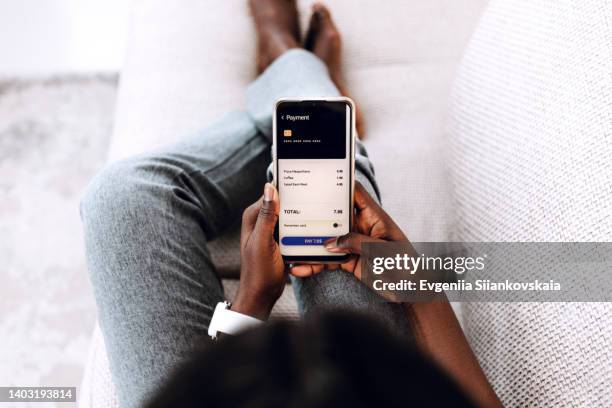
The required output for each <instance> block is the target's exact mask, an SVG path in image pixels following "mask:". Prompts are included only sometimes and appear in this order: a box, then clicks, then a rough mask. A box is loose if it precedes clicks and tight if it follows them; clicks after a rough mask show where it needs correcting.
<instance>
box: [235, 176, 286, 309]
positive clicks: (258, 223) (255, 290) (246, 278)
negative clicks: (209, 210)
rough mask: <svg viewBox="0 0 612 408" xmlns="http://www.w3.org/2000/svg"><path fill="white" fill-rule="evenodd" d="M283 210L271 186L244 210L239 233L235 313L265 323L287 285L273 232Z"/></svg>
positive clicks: (265, 187)
mask: <svg viewBox="0 0 612 408" xmlns="http://www.w3.org/2000/svg"><path fill="white" fill-rule="evenodd" d="M279 209H280V204H279V199H278V192H277V191H276V188H274V186H273V185H272V184H270V183H266V185H265V186H264V195H263V197H262V198H260V199H259V200H257V201H256V202H255V203H253V204H252V205H251V206H250V207H248V208H247V209H246V210H244V213H243V214H242V230H241V233H240V265H241V266H240V286H239V288H238V293H237V294H236V299H235V300H234V302H233V303H232V310H234V311H236V312H239V313H243V314H246V315H249V316H253V317H256V318H258V319H261V320H265V319H267V318H268V316H269V315H270V311H271V310H272V307H273V306H274V304H275V303H276V301H277V300H278V298H279V297H280V295H281V294H282V293H283V290H284V288H285V283H286V282H287V273H286V271H285V264H284V262H283V258H282V256H281V253H280V248H279V246H278V243H277V242H276V241H275V240H274V228H275V226H276V221H277V220H278V213H279Z"/></svg>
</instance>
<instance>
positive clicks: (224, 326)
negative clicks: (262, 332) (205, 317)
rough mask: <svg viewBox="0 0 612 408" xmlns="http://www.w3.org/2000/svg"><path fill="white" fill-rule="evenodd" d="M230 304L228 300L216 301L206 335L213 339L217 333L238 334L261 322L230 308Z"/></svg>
mask: <svg viewBox="0 0 612 408" xmlns="http://www.w3.org/2000/svg"><path fill="white" fill-rule="evenodd" d="M230 306H231V303H229V302H219V303H217V306H216V307H215V311H214V313H213V316H212V319H211V320H210V325H209V326H208V335H209V336H210V337H212V338H213V339H216V338H217V335H218V333H224V334H230V335H233V334H238V333H240V332H241V331H243V330H246V329H250V328H252V327H255V326H259V325H260V324H262V323H263V321H261V320H259V319H256V318H254V317H251V316H247V315H245V314H242V313H238V312H234V311H233V310H230Z"/></svg>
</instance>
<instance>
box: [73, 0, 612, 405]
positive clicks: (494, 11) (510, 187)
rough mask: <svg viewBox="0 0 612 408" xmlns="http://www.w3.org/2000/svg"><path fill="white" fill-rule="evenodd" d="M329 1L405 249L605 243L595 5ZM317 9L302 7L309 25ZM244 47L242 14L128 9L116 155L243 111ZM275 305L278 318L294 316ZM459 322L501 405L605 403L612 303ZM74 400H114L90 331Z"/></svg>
mask: <svg viewBox="0 0 612 408" xmlns="http://www.w3.org/2000/svg"><path fill="white" fill-rule="evenodd" d="M328 3H329V5H330V7H331V9H332V13H333V14H334V16H335V18H336V20H337V23H338V26H339V28H340V30H341V32H342V34H343V35H344V50H345V52H344V64H345V68H346V74H347V78H348V85H349V88H350V89H351V90H352V92H353V95H354V98H355V100H356V102H357V103H358V104H359V106H360V107H361V108H362V111H363V112H364V116H365V129H366V135H367V139H366V146H367V148H368V150H369V153H370V155H371V157H372V160H373V162H374V164H375V167H376V173H377V178H378V180H379V182H380V186H381V190H382V195H383V203H384V205H385V207H386V209H387V210H388V211H389V212H390V214H391V215H392V216H393V217H394V218H395V219H396V220H397V221H398V223H399V225H400V226H401V227H402V228H403V229H404V231H405V232H406V233H407V234H408V236H409V237H410V238H411V239H412V240H413V241H444V240H451V239H455V240H475V241H486V240H500V241H504V240H524V241H529V240H543V241H547V240H551V241H552V240H593V241H596V240H608V241H609V240H611V238H612V208H611V204H610V202H612V200H608V202H606V201H605V198H606V194H608V197H607V198H608V199H609V198H610V197H609V195H611V193H610V191H612V188H611V187H610V186H611V182H610V180H612V168H611V167H610V164H609V163H610V162H611V161H610V160H607V161H606V160H605V159H606V157H607V158H608V159H609V158H610V157H612V147H611V143H610V140H609V135H610V132H611V130H612V120H610V119H611V113H610V105H609V101H610V100H612V99H610V98H611V97H612V95H611V92H610V90H611V89H612V87H611V84H610V82H611V81H612V80H611V79H610V75H609V70H608V71H606V68H605V65H603V64H602V63H601V61H602V60H601V59H597V58H595V56H597V55H599V56H600V57H601V58H603V59H605V58H606V57H607V58H608V62H609V61H611V59H609V58H610V50H611V49H612V44H611V43H610V42H611V38H612V35H611V33H610V27H612V24H611V23H612V21H611V19H610V18H611V16H612V14H611V12H610V7H609V6H607V5H606V3H605V2H598V1H579V2H571V1H569V0H567V1H565V0H563V1H556V0H549V1H544V0H537V1H533V2H526V1H518V0H499V1H492V2H491V4H490V5H488V7H487V5H486V1H484V0H428V1H417V0H414V1H402V0H391V1H384V2H382V1H376V2H375V1H366V0H344V1H341V0H337V1H329V2H328ZM572 3H573V4H572ZM310 4H311V2H310V1H300V2H299V5H300V10H301V11H302V20H303V23H304V24H305V23H306V20H307V16H308V10H309V6H310ZM483 11H484V15H483V16H482V20H480V22H479V19H480V17H481V14H482V13H483ZM472 33H474V36H473V38H472V40H471V43H470V45H469V47H468V48H467V51H465V50H466V45H467V44H468V41H469V39H470V37H471V36H472ZM254 51H255V50H254V33H253V30H252V27H251V24H250V21H249V17H248V14H247V10H246V6H245V4H244V2H243V1H223V2H219V1H210V2H203V1H195V0H184V1H181V2H168V1H162V0H154V1H137V2H135V4H134V7H133V13H132V22H131V29H130V34H129V45H128V53H127V56H126V63H125V67H124V69H123V71H122V75H121V86H120V92H119V101H118V108H117V114H116V123H115V131H114V135H113V141H112V146H111V150H110V157H109V160H115V159H117V158H120V157H125V156H128V155H130V154H134V153H138V152H142V151H144V150H148V149H151V148H154V147H157V146H159V145H163V144H166V143H171V142H172V141H175V140H177V139H179V138H181V137H183V136H184V135H187V134H190V133H192V132H195V131H197V130H199V129H201V128H202V127H205V126H206V125H208V124H210V123H211V122H212V121H214V120H215V119H216V118H217V117H219V116H220V115H221V114H223V113H224V112H226V111H228V110H231V109H240V108H241V107H242V105H243V101H244V88H245V86H246V85H247V84H248V83H249V81H251V80H252V79H253V78H254ZM464 51H465V58H464V59H463V62H462V63H461V65H460V68H459V71H458V76H457V79H456V80H455V76H456V72H457V70H458V67H459V64H460V61H461V58H462V56H463V55H464ZM608 68H609V65H608ZM606 72H607V73H608V75H607V76H606ZM453 84H455V85H454V86H453ZM576 98H577V99H576ZM584 98H588V102H585V99H584ZM606 135H607V139H606ZM568 146H569V147H568ZM585 146H586V147H585ZM449 147H450V148H449ZM572 158H577V160H578V164H575V165H571V166H562V165H557V164H558V163H559V160H561V163H563V164H569V163H571V162H572ZM525 160H526V161H525ZM597 164H598V165H599V167H598V166H596V165H597ZM602 167H603V168H602ZM568 169H569V170H568ZM559 180H564V182H563V183H559ZM585 181H588V183H590V184H589V185H590V186H591V187H590V189H589V190H588V191H587V194H583V195H580V194H578V191H579V189H580V185H581V183H582V184H583V183H584V182H585ZM562 187H563V188H562ZM593 200H595V204H593ZM594 205H595V206H596V209H597V216H596V217H595V216H593V212H589V211H586V210H585V209H593V208H594ZM577 217H578V221H576V218H577ZM234 238H235V234H234ZM234 238H232V236H231V234H230V236H228V237H224V238H222V239H220V240H219V241H218V242H214V243H212V247H213V253H214V254H215V256H216V262H217V264H218V265H219V266H220V269H221V270H222V271H223V273H224V274H225V273H227V274H229V275H231V274H232V272H234V273H235V271H236V265H237V263H238V257H237V255H236V252H235V248H236V246H235V241H234V240H233V239H234ZM232 248H233V249H232ZM233 287H235V285H233V284H232V283H231V282H229V284H228V286H227V288H228V289H230V291H231V289H232V288H233ZM285 294H286V295H288V296H289V298H284V300H283V302H281V304H280V307H281V309H280V310H279V309H277V311H276V313H277V314H279V313H280V315H290V316H291V315H292V316H295V311H294V310H292V299H291V297H290V291H285ZM227 295H228V297H231V293H228V294H227ZM460 311H461V312H462V313H461V314H462V315H463V322H462V323H463V325H464V328H465V331H466V335H467V337H468V339H469V341H470V343H471V344H472V346H473V348H474V350H475V351H476V353H477V356H478V358H479V360H480V361H481V363H482V365H483V367H484V369H485V371H486V372H487V375H488V376H489V378H490V380H491V382H492V384H493V386H494V387H495V389H496V391H497V392H498V393H499V395H500V396H501V398H502V400H503V401H504V403H505V404H506V405H507V406H612V395H611V393H610V391H609V387H607V386H606V384H608V386H609V384H610V383H612V372H611V369H610V367H612V350H611V349H610V344H609V343H610V338H612V336H611V334H612V329H611V327H612V324H610V323H611V320H612V311H611V309H610V308H609V307H608V305H605V304H490V303H489V304H466V305H461V307H460ZM584 344H588V347H586V346H584ZM80 399H81V405H82V406H92V407H101V406H104V407H109V406H116V404H117V403H116V399H115V396H114V393H113V389H112V381H111V379H110V374H109V371H108V363H107V361H106V355H105V350H104V343H103V338H102V336H101V335H100V332H99V329H96V332H95V333H94V339H93V342H92V352H91V355H90V361H89V362H88V365H87V369H86V373H85V378H84V381H83V386H82V390H81V396H80Z"/></svg>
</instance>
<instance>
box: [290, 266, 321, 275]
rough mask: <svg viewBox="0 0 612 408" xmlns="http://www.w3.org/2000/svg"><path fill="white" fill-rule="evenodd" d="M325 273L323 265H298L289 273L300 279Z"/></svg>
mask: <svg viewBox="0 0 612 408" xmlns="http://www.w3.org/2000/svg"><path fill="white" fill-rule="evenodd" d="M321 272H323V265H306V264H304V265H296V266H294V267H292V268H290V269H289V273H290V274H291V275H293V276H296V277H298V278H307V277H309V276H312V275H316V274H317V273H321Z"/></svg>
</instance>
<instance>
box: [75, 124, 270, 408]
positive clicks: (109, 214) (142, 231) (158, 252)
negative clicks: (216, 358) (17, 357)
mask: <svg viewBox="0 0 612 408" xmlns="http://www.w3.org/2000/svg"><path fill="white" fill-rule="evenodd" d="M268 149H269V145H268V142H267V140H266V139H264V138H263V137H262V136H261V135H260V134H258V132H257V129H256V128H255V126H254V124H253V121H252V120H251V119H250V117H249V116H248V115H247V114H245V113H235V114H232V115H229V116H227V117H226V118H224V119H223V120H222V121H220V122H219V123H218V124H217V125H215V126H213V127H211V128H209V129H208V130H206V131H205V132H203V133H202V134H201V135H198V136H196V137H194V138H193V139H191V140H189V141H186V142H184V143H180V144H178V145H176V146H173V147H171V148H169V149H167V150H165V151H162V152H159V153H154V154H147V155H145V156H139V157H135V158H132V159H128V160H125V161H122V162H118V163H115V164H112V165H111V166H109V167H108V168H106V169H105V170H103V171H102V172H101V173H100V174H99V175H97V176H96V178H95V179H94V180H93V181H92V182H91V184H90V186H89V187H88V189H87V191H86V193H85V196H84V198H83V201H82V206H81V213H82V219H83V226H84V234H85V244H86V251H87V261H88V269H89V272H90V276H91V282H92V284H93V287H94V294H95V297H96V302H97V306H98V316H99V321H100V326H101V328H102V332H103V333H104V338H105V342H106V346H107V350H108V356H109V361H110V365H111V371H112V373H113V379H114V383H115V385H116V387H117V391H118V394H119V398H120V401H121V403H122V406H127V407H131V406H138V405H140V404H141V403H142V401H143V399H144V398H146V396H147V395H148V394H149V393H150V392H151V391H152V390H154V389H155V387H156V385H157V384H158V383H159V382H160V381H162V380H163V379H165V378H166V377H167V374H168V371H169V370H170V369H171V368H172V367H173V366H174V365H175V364H176V363H177V362H179V361H180V360H181V359H182V358H183V357H184V356H185V355H186V354H187V353H188V352H189V350H190V349H191V348H192V346H193V345H194V344H195V343H196V342H197V341H199V340H200V339H201V338H206V331H207V327H208V323H209V321H210V318H211V313H212V310H213V308H214V305H215V304H216V303H217V302H218V301H220V300H222V299H223V289H222V287H221V284H220V282H219V279H218V278H217V276H216V273H215V270H214V266H213V265H212V262H211V260H210V254H209V253H208V250H207V246H206V240H207V239H211V238H214V237H215V236H216V235H218V234H219V233H220V232H221V231H222V230H223V229H224V228H225V227H226V226H228V225H229V224H230V223H231V222H232V221H235V220H239V219H240V214H241V211H242V208H244V206H246V205H247V204H250V203H251V202H252V201H254V200H255V199H256V198H257V197H258V196H259V195H260V193H261V192H260V191H259V190H260V189H261V186H262V184H263V183H264V182H265V169H266V166H267V164H268V162H269V150H268Z"/></svg>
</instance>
